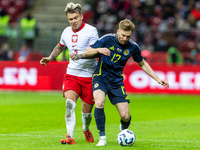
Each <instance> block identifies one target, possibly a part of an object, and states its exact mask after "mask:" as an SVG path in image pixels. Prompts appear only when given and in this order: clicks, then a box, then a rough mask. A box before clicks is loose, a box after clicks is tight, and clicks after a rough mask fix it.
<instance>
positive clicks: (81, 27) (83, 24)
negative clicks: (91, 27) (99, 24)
mask: <svg viewBox="0 0 200 150" xmlns="http://www.w3.org/2000/svg"><path fill="white" fill-rule="evenodd" d="M84 26H85V22H82V25H81V26H80V28H79V29H78V30H77V31H74V30H73V29H72V31H73V32H74V33H76V32H78V31H80V30H82V29H83V28H84Z"/></svg>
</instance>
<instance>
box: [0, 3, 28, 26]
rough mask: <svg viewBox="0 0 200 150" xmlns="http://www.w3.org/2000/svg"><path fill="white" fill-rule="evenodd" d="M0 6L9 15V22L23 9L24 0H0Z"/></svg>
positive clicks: (24, 5)
mask: <svg viewBox="0 0 200 150" xmlns="http://www.w3.org/2000/svg"><path fill="white" fill-rule="evenodd" d="M0 7H1V8H2V9H4V10H5V11H6V13H7V14H8V15H9V16H10V22H11V23H12V22H15V21H16V18H17V17H18V15H19V14H20V13H22V12H23V11H24V10H25V7H26V0H14V1H13V0H0Z"/></svg>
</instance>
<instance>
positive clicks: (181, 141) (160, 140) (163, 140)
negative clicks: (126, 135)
mask: <svg viewBox="0 0 200 150" xmlns="http://www.w3.org/2000/svg"><path fill="white" fill-rule="evenodd" d="M0 136H27V137H60V138H63V137H64V136H58V135H53V136H50V135H29V134H0ZM76 138H78V139H80V138H82V137H76ZM95 138H96V139H98V138H99V137H95ZM136 140H138V141H154V142H179V143H199V142H200V141H186V140H165V139H136Z"/></svg>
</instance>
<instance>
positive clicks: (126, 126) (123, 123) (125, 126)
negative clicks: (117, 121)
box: [121, 116, 131, 129]
mask: <svg viewBox="0 0 200 150" xmlns="http://www.w3.org/2000/svg"><path fill="white" fill-rule="evenodd" d="M130 122H131V116H130V119H129V121H128V122H125V121H123V120H122V119H121V124H122V129H127V128H128V127H129V125H130Z"/></svg>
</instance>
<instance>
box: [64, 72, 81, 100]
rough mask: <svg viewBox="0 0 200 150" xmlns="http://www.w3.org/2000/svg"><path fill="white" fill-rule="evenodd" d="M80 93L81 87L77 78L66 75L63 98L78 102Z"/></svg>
mask: <svg viewBox="0 0 200 150" xmlns="http://www.w3.org/2000/svg"><path fill="white" fill-rule="evenodd" d="M80 93H81V91H80V86H79V83H78V81H77V79H76V77H75V76H72V75H69V74H65V76H64V80H63V96H64V97H65V99H66V100H67V99H71V100H73V101H74V102H76V101H77V99H78V97H79V95H80Z"/></svg>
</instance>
